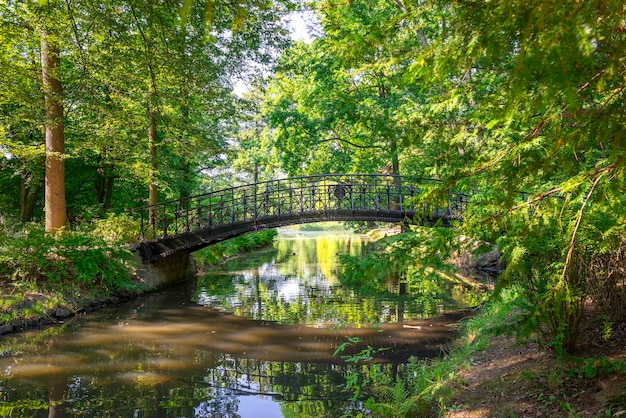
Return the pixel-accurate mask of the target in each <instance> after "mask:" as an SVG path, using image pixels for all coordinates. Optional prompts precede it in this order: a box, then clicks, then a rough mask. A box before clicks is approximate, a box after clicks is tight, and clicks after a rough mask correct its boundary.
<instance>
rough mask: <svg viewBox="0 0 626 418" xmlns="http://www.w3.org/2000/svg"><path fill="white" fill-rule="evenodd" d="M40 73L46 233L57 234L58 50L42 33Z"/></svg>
mask: <svg viewBox="0 0 626 418" xmlns="http://www.w3.org/2000/svg"><path fill="white" fill-rule="evenodd" d="M41 72H42V75H43V91H44V98H45V109H46V175H45V190H44V193H45V211H46V231H48V232H57V231H59V230H60V229H62V228H64V227H65V225H66V223H67V213H66V207H65V162H64V161H63V158H64V154H65V137H64V125H63V102H62V97H63V88H62V86H61V60H60V57H59V46H58V44H57V43H56V41H55V40H54V39H53V38H52V37H51V36H50V35H49V33H48V32H47V30H46V29H42V30H41Z"/></svg>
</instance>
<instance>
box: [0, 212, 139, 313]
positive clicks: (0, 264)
mask: <svg viewBox="0 0 626 418" xmlns="http://www.w3.org/2000/svg"><path fill="white" fill-rule="evenodd" d="M105 231H106V232H105ZM136 231H137V225H135V223H134V221H133V220H131V219H129V218H128V217H125V216H122V217H119V218H115V217H109V218H108V219H106V220H101V221H96V225H95V228H94V227H92V226H91V225H90V228H89V229H84V228H77V229H76V230H73V231H67V232H65V233H63V234H57V235H51V234H47V233H45V232H44V230H43V228H42V227H41V226H40V225H37V224H28V225H25V226H24V227H22V228H20V229H9V228H5V227H3V228H0V237H1V239H2V242H3V245H2V246H0V294H1V295H2V299H1V303H0V323H2V324H5V323H8V322H10V321H11V320H14V319H18V320H27V319H37V318H39V317H43V316H46V315H48V314H49V312H51V311H52V312H53V311H54V310H56V309H58V308H64V309H65V308H67V309H69V310H70V311H72V310H74V309H76V308H77V307H79V306H80V303H78V302H79V301H80V300H82V299H84V300H86V301H89V302H93V301H96V300H99V299H103V298H106V297H108V296H109V295H114V294H119V293H123V292H132V291H138V290H141V284H140V283H139V282H138V281H137V280H136V279H134V278H133V277H132V271H133V267H134V266H133V264H132V261H131V260H132V259H133V257H132V254H131V252H130V251H128V250H127V249H125V248H124V244H125V243H126V242H127V241H128V239H129V238H131V237H132V238H133V239H134V238H135V237H134V236H132V234H133V233H135V232H136Z"/></svg>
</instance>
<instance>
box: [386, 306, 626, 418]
mask: <svg viewBox="0 0 626 418" xmlns="http://www.w3.org/2000/svg"><path fill="white" fill-rule="evenodd" d="M508 303H509V302H508V301H507V300H505V301H500V302H495V303H490V304H489V305H488V306H487V307H486V308H485V309H484V310H483V312H481V313H479V314H478V315H477V316H476V317H475V318H473V319H470V320H468V321H466V322H465V324H464V326H463V333H462V335H461V336H460V337H459V338H458V339H457V340H456V342H455V343H454V344H453V346H452V347H451V348H450V350H449V352H448V355H447V356H446V357H445V358H442V359H436V360H433V361H426V362H424V363H422V362H420V363H418V364H420V365H421V366H420V367H418V368H415V369H414V375H413V376H414V377H413V378H412V379H411V380H414V381H415V382H416V383H415V384H414V386H415V387H416V388H417V390H415V391H412V392H410V393H409V394H408V396H407V398H406V399H405V400H404V401H403V403H400V402H394V403H392V404H383V405H379V406H380V408H375V409H377V410H379V411H389V412H390V411H393V410H396V411H397V410H403V408H404V410H406V411H411V412H407V413H406V414H405V415H403V416H420V417H421V416H437V417H446V418H470V417H472V418H475V417H498V418H499V417H570V418H571V417H600V416H609V417H617V416H626V324H624V323H621V324H613V328H612V330H611V333H610V335H606V334H605V335H602V332H601V331H600V327H598V326H594V324H592V323H590V322H588V321H585V323H586V326H585V327H583V331H582V332H581V335H580V337H579V345H578V347H579V349H578V352H577V353H576V355H575V356H565V355H563V356H557V355H556V354H555V352H554V351H553V350H551V349H550V348H548V347H546V346H544V345H542V344H541V343H539V342H538V340H536V339H533V338H529V339H527V340H525V341H522V342H519V341H517V340H516V339H515V338H514V337H512V336H506V335H501V334H496V333H494V332H493V331H492V330H493V329H494V327H495V326H497V325H499V324H502V323H503V322H504V321H505V320H507V319H509V320H510V319H511V318H513V317H514V315H515V314H514V313H511V311H510V309H509V308H508V307H507V306H506V305H507V304H508ZM596 325H597V324H596ZM405 384H407V385H409V384H411V383H410V382H405ZM383 416H398V415H393V414H392V413H389V414H386V415H383Z"/></svg>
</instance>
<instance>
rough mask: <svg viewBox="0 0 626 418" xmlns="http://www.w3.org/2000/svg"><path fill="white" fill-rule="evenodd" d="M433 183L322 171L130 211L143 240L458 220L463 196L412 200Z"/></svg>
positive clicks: (429, 181) (463, 203)
mask: <svg viewBox="0 0 626 418" xmlns="http://www.w3.org/2000/svg"><path fill="white" fill-rule="evenodd" d="M438 183H439V180H435V179H423V178H412V177H403V176H393V175H375V174H326V175H315V176H306V177H295V178H287V179H281V180H271V181H265V182H260V183H254V184H248V185H243V186H237V187H231V188H228V189H223V190H217V191H214V192H209V193H204V194H201V195H197V196H193V197H189V198H185V199H179V200H173V201H169V202H163V203H160V204H158V205H153V206H144V207H140V208H135V209H130V211H131V212H133V213H135V214H137V215H138V216H139V218H140V221H141V236H142V239H143V240H144V241H159V240H163V239H164V238H167V237H176V236H181V235H184V234H190V233H193V232H194V231H207V230H219V229H223V228H224V227H228V226H233V227H234V226H237V225H242V224H247V225H251V226H252V227H248V230H255V229H260V228H262V227H267V226H271V227H274V226H280V225H288V224H295V223H307V222H315V221H320V220H335V219H336V220H350V219H354V220H380V221H398V220H407V221H410V220H417V221H418V222H421V223H434V222H436V221H438V220H442V221H443V222H445V223H447V222H449V221H451V220H460V219H461V218H462V215H463V212H464V211H465V209H466V208H467V201H468V195H466V194H464V193H448V195H447V197H446V198H443V199H439V201H438V202H433V203H428V204H426V203H424V202H423V200H422V199H419V198H418V196H421V195H422V194H423V193H424V192H425V191H426V190H428V189H429V188H432V187H433V186H436V185H437V184H438ZM270 220H271V222H268V221H270Z"/></svg>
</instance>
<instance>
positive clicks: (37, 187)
mask: <svg viewBox="0 0 626 418" xmlns="http://www.w3.org/2000/svg"><path fill="white" fill-rule="evenodd" d="M20 177H21V178H20V190H21V196H20V221H22V222H26V221H29V220H30V219H31V218H32V217H33V212H34V211H35V203H37V196H38V195H39V192H41V188H42V183H41V179H37V180H33V173H22V175H21V176H20ZM33 183H34V184H33Z"/></svg>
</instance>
